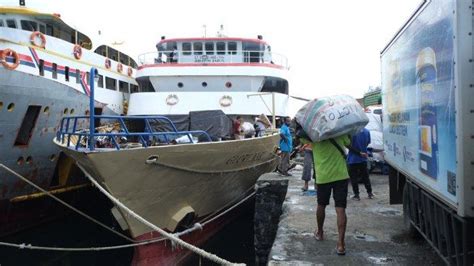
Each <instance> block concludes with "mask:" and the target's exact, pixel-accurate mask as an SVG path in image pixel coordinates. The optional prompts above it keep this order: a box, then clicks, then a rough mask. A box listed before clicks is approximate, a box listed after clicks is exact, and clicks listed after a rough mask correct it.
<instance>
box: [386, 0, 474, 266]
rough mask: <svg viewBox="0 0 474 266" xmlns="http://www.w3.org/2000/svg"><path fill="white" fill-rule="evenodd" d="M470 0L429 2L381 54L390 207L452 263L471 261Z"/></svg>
mask: <svg viewBox="0 0 474 266" xmlns="http://www.w3.org/2000/svg"><path fill="white" fill-rule="evenodd" d="M473 6H474V1H472V0H431V1H430V0H426V1H424V2H423V3H421V4H420V6H419V7H418V9H417V10H416V11H415V12H414V13H413V15H412V16H411V17H410V19H409V20H408V21H407V22H406V23H405V25H403V27H402V28H401V29H400V30H399V31H398V33H397V34H396V35H395V36H394V37H393V39H392V40H391V41H390V42H389V43H388V45H387V46H386V47H385V48H384V49H383V51H382V52H381V74H382V103H383V121H384V123H383V135H384V150H385V160H386V162H387V163H388V164H389V165H390V168H389V184H390V203H391V204H400V203H402V204H403V210H404V221H405V225H406V226H407V229H410V230H415V229H416V231H418V232H419V233H420V234H421V235H422V236H423V237H424V238H425V239H426V240H427V241H428V242H429V243H430V244H431V246H432V247H433V248H434V249H435V250H436V252H437V253H438V254H439V255H440V257H441V258H443V260H444V261H445V262H446V263H447V264H451V265H473V264H474V66H473V65H474V54H473V52H474V47H473V46H474V40H473V33H474V28H473V22H474V21H473Z"/></svg>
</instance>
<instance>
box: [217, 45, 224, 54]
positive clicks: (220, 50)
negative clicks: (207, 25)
mask: <svg viewBox="0 0 474 266" xmlns="http://www.w3.org/2000/svg"><path fill="white" fill-rule="evenodd" d="M216 49H217V54H225V42H217V43H216Z"/></svg>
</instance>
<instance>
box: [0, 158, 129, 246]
mask: <svg viewBox="0 0 474 266" xmlns="http://www.w3.org/2000/svg"><path fill="white" fill-rule="evenodd" d="M0 167H2V168H3V169H5V170H7V171H8V172H10V173H11V174H12V175H14V176H16V177H18V178H20V179H21V180H23V181H25V182H26V183H28V184H29V185H31V186H33V187H34V188H36V189H37V190H39V191H41V192H43V193H45V194H46V195H48V196H49V197H51V198H53V199H54V200H56V201H58V202H59V203H61V204H63V205H64V206H66V207H68V208H69V209H71V210H73V211H75V212H77V213H79V214H80V215H82V216H84V217H85V218H87V219H89V220H90V221H92V222H94V223H96V224H98V225H100V226H101V227H103V228H105V229H107V230H108V231H110V232H112V233H114V234H116V235H118V236H120V237H122V238H125V239H127V240H128V241H130V242H133V243H135V242H137V241H135V240H134V239H133V238H130V237H128V236H126V235H124V234H121V233H119V232H117V231H115V230H114V229H112V228H110V227H108V226H107V225H105V224H103V223H101V222H99V221H98V220H96V219H94V218H93V217H91V216H89V215H87V214H85V213H84V212H82V211H80V210H78V209H76V208H75V207H73V206H71V205H69V204H68V203H67V202H65V201H63V200H61V199H60V198H58V197H56V196H54V195H53V194H51V193H50V192H49V191H47V190H45V189H43V188H41V187H39V186H38V185H36V184H35V183H33V182H31V181H30V180H28V179H27V178H26V177H24V176H22V175H20V174H18V173H17V172H15V171H13V170H12V169H10V168H8V167H7V166H6V165H4V164H1V163H0Z"/></svg>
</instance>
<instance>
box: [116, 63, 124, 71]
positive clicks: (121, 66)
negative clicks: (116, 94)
mask: <svg viewBox="0 0 474 266" xmlns="http://www.w3.org/2000/svg"><path fill="white" fill-rule="evenodd" d="M117 71H118V72H119V73H122V71H123V65H122V64H121V63H118V65H117Z"/></svg>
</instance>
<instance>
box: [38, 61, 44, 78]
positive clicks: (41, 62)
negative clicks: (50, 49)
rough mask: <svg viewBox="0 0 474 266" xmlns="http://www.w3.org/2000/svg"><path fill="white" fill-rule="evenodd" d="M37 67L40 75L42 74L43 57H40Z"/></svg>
mask: <svg viewBox="0 0 474 266" xmlns="http://www.w3.org/2000/svg"><path fill="white" fill-rule="evenodd" d="M38 68H39V74H40V76H44V60H43V59H40V61H39V66H38Z"/></svg>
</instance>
